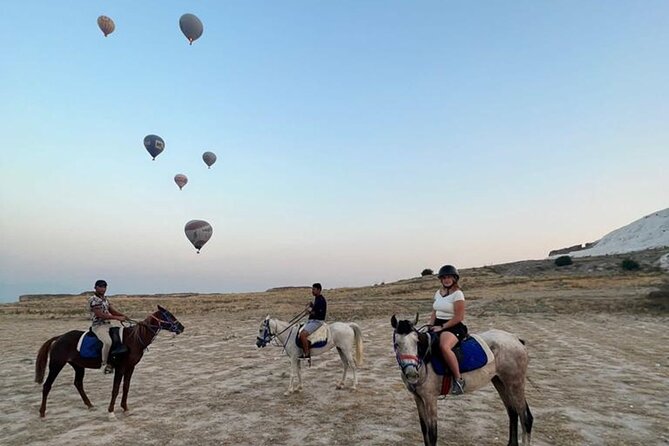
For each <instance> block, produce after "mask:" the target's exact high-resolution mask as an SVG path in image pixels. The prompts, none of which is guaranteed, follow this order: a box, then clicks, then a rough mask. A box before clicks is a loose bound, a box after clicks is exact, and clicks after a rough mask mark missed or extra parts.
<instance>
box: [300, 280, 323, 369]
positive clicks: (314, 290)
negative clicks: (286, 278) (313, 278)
mask: <svg viewBox="0 0 669 446" xmlns="http://www.w3.org/2000/svg"><path fill="white" fill-rule="evenodd" d="M322 290H323V287H322V286H321V284H320V283H314V284H313V285H311V294H312V295H313V296H314V301H313V303H309V320H308V321H307V323H306V324H305V326H304V329H303V330H302V331H301V332H300V342H301V343H302V350H303V351H304V357H305V358H310V357H311V353H310V352H309V340H308V338H309V335H310V334H312V333H313V332H315V331H316V330H318V329H319V328H320V327H321V326H322V325H323V324H324V323H325V322H324V321H325V314H326V313H327V309H328V303H327V302H326V300H325V298H324V297H323V295H322V294H321V291H322Z"/></svg>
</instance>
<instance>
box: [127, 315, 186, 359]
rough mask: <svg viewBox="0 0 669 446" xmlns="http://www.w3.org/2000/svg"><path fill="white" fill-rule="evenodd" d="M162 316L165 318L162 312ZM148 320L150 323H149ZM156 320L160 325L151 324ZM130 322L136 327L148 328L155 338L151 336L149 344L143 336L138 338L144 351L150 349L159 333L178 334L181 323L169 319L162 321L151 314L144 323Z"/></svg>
mask: <svg viewBox="0 0 669 446" xmlns="http://www.w3.org/2000/svg"><path fill="white" fill-rule="evenodd" d="M160 315H161V316H163V312H162V311H161V312H160ZM147 320H148V321H149V322H147ZM153 320H155V321H156V322H157V323H158V324H157V325H153V324H151V321H153ZM128 322H131V323H133V324H135V325H141V326H142V327H146V328H147V329H148V330H149V331H150V332H151V334H152V335H153V336H151V340H150V341H149V342H147V343H146V344H145V343H144V341H143V340H142V337H141V336H138V337H137V339H138V340H139V343H140V344H141V345H142V349H143V350H147V349H148V348H149V345H150V344H151V343H152V342H153V340H154V339H156V336H158V333H160V330H168V331H170V332H171V333H175V334H176V333H177V332H178V329H179V322H178V321H176V320H175V319H174V318H168V320H165V319H161V318H159V317H157V316H156V315H155V313H151V315H149V317H147V318H146V319H145V320H143V321H135V320H132V319H128Z"/></svg>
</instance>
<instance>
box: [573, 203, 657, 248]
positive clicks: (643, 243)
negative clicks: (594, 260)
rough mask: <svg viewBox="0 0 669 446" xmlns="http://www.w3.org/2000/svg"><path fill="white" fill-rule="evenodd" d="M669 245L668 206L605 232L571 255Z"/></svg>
mask: <svg viewBox="0 0 669 446" xmlns="http://www.w3.org/2000/svg"><path fill="white" fill-rule="evenodd" d="M663 247H669V208H667V209H663V210H661V211H657V212H654V213H652V214H650V215H646V216H645V217H643V218H640V219H639V220H637V221H635V222H632V223H630V224H628V225H627V226H623V227H622V228H619V229H616V230H615V231H613V232H610V233H608V234H606V235H605V236H604V237H602V239H601V240H599V241H598V242H597V243H596V244H595V246H593V247H592V248H589V249H583V250H580V251H573V252H571V253H569V255H570V256H572V257H586V256H601V255H607V254H622V253H625V252H633V251H642V250H644V249H651V248H663Z"/></svg>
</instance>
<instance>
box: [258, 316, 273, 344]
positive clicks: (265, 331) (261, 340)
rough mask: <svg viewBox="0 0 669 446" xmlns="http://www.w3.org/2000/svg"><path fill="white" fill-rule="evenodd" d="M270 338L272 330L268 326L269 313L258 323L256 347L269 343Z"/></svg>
mask: <svg viewBox="0 0 669 446" xmlns="http://www.w3.org/2000/svg"><path fill="white" fill-rule="evenodd" d="M271 340H272V330H271V328H270V326H269V314H268V315H267V317H266V318H265V320H264V321H262V323H261V324H260V329H259V330H258V336H257V337H256V347H258V348H262V347H264V346H266V345H267V344H269V343H270V341H271Z"/></svg>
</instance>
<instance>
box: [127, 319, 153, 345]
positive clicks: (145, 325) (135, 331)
mask: <svg viewBox="0 0 669 446" xmlns="http://www.w3.org/2000/svg"><path fill="white" fill-rule="evenodd" d="M153 314H154V313H151V314H149V315H148V316H147V317H146V318H145V319H144V320H143V321H139V322H137V324H136V325H134V326H132V327H130V328H128V330H129V335H130V337H131V338H132V340H133V342H134V343H136V344H139V345H141V344H142V340H141V337H140V335H141V331H142V329H143V330H148V329H149V327H150V325H149V318H150V317H151V316H153Z"/></svg>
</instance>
